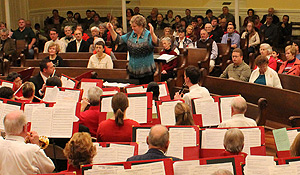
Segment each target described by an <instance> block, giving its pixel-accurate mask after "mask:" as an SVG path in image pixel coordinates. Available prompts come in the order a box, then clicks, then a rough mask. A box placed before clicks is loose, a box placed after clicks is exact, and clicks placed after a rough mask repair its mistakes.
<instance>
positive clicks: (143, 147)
mask: <svg viewBox="0 0 300 175" xmlns="http://www.w3.org/2000/svg"><path fill="white" fill-rule="evenodd" d="M149 132H150V129H148V128H147V129H137V130H136V142H137V143H138V146H139V149H138V152H139V155H141V154H145V153H146V152H147V151H148V144H147V136H148V135H149Z"/></svg>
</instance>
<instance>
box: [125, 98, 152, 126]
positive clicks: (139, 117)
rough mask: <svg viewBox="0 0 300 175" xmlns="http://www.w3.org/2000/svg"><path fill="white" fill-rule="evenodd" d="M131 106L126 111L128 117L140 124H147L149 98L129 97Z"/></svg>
mask: <svg viewBox="0 0 300 175" xmlns="http://www.w3.org/2000/svg"><path fill="white" fill-rule="evenodd" d="M128 101H129V106H128V108H127V110H126V116H127V117H128V118H130V119H132V120H135V121H137V122H138V123H147V104H148V98H147V96H142V97H128Z"/></svg>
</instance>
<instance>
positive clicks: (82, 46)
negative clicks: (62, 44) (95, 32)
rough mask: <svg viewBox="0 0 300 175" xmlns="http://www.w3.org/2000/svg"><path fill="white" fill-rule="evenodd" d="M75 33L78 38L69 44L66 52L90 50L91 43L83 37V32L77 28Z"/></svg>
mask: <svg viewBox="0 0 300 175" xmlns="http://www.w3.org/2000/svg"><path fill="white" fill-rule="evenodd" d="M74 35H75V38H76V40H75V41H72V42H70V43H69V44H68V47H67V50H66V52H89V48H90V45H89V43H88V42H87V41H84V40H83V39H82V32H81V31H80V30H75V32H74Z"/></svg>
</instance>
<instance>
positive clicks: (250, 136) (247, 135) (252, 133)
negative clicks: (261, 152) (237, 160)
mask: <svg viewBox="0 0 300 175" xmlns="http://www.w3.org/2000/svg"><path fill="white" fill-rule="evenodd" d="M240 130H241V131H242V133H243V134H244V148H243V150H242V152H245V153H247V154H250V147H256V146H261V131H260V129H259V128H245V129H240Z"/></svg>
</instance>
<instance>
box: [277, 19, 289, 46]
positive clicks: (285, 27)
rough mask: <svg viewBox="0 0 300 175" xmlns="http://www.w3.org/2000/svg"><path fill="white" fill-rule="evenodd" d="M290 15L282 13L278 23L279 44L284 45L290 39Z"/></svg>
mask: <svg viewBox="0 0 300 175" xmlns="http://www.w3.org/2000/svg"><path fill="white" fill-rule="evenodd" d="M289 19H290V17H289V16H288V15H283V17H282V22H280V23H278V30H279V40H278V41H279V45H280V46H283V47H285V46H286V45H288V44H289V43H288V42H289V41H291V36H292V24H291V23H289Z"/></svg>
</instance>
